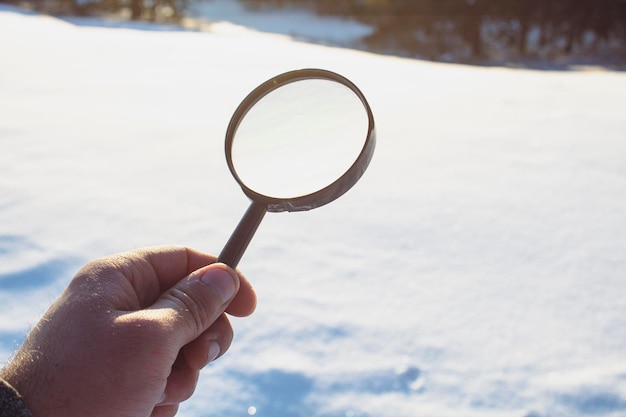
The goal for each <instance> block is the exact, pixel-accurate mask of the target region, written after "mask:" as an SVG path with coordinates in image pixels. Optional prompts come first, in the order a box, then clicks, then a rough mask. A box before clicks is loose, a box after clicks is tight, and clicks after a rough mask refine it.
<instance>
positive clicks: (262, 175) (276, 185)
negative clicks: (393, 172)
mask: <svg viewBox="0 0 626 417" xmlns="http://www.w3.org/2000/svg"><path fill="white" fill-rule="evenodd" d="M367 133H368V116H367V111H366V109H365V107H364V105H363V103H362V102H361V100H360V99H359V98H358V97H357V96H356V94H355V93H354V92H353V91H352V90H350V89H349V88H348V87H346V86H344V85H342V84H340V83H337V82H334V81H331V80H322V79H306V80H300V81H295V82H291V83H289V84H286V85H284V86H281V87H279V88H277V89H276V90H273V91H271V92H270V93H268V94H267V95H266V96H264V97H263V98H261V99H260V100H259V101H258V102H257V103H256V104H255V105H254V106H253V107H252V108H251V109H250V110H249V111H248V113H247V114H246V115H245V116H244V117H243V119H242V120H241V122H240V124H239V126H238V128H237V131H236V133H235V137H234V139H233V144H232V161H233V165H234V167H235V170H236V172H237V175H239V177H240V178H241V180H242V181H243V183H244V184H245V185H246V186H247V187H248V188H250V189H252V190H253V191H255V192H257V193H259V194H263V195H265V196H269V197H274V198H279V199H286V198H293V197H299V196H302V195H307V194H311V193H314V192H316V191H319V190H321V189H322V188H324V187H326V186H327V185H329V184H331V183H333V182H334V181H335V180H337V179H338V178H339V177H341V175H343V174H344V173H345V172H346V171H347V170H348V169H349V168H350V166H351V165H352V164H353V163H354V161H355V160H356V159H357V157H358V156H359V154H360V152H361V150H362V148H363V146H364V144H365V141H366V139H367Z"/></svg>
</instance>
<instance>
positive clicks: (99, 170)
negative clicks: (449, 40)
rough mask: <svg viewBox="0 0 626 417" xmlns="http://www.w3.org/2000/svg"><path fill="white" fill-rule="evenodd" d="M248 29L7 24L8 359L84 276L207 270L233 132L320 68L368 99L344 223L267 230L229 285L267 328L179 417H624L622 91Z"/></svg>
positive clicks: (236, 347) (231, 188) (309, 221)
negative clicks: (187, 249) (175, 263)
mask: <svg viewBox="0 0 626 417" xmlns="http://www.w3.org/2000/svg"><path fill="white" fill-rule="evenodd" d="M249 18H250V16H246V19H249ZM315 21H316V20H315V19H314V20H312V22H315ZM235 23H237V24H233V23H228V22H226V21H222V22H221V23H218V24H215V25H213V26H212V28H213V29H212V30H209V31H205V32H192V31H182V30H176V29H175V28H169V29H168V28H163V27H159V28H158V29H159V30H149V29H150V27H151V26H148V25H143V26H139V27H138V29H133V28H132V26H131V25H128V24H125V25H123V26H126V27H125V28H124V27H119V28H116V27H115V26H116V25H115V24H114V23H111V22H100V21H98V20H93V19H91V20H80V19H72V20H71V21H67V20H60V19H57V18H52V17H46V16H40V15H35V14H31V13H26V12H22V11H19V10H18V9H14V8H10V7H8V6H1V8H0V353H1V358H2V359H1V360H2V361H6V360H8V358H9V357H10V355H11V352H12V351H13V350H14V349H15V347H16V346H17V344H18V343H19V342H20V341H21V340H22V339H23V337H24V335H25V333H26V332H27V330H28V329H29V327H30V326H32V325H33V324H34V323H36V321H37V319H38V317H39V316H40V315H41V314H42V313H43V312H44V311H45V309H46V308H47V306H48V305H49V303H50V302H51V301H52V300H53V299H54V298H55V297H56V296H57V295H58V294H59V292H60V291H61V290H62V289H63V288H64V286H65V285H66V284H67V282H68V281H69V279H70V278H71V277H72V275H73V274H74V272H75V271H76V269H77V268H78V267H80V266H81V265H82V264H83V263H84V262H86V261H88V260H90V259H92V258H94V257H99V256H103V255H107V254H111V253H115V252H118V251H124V250H128V249H132V248H136V247H143V246H148V245H155V244H183V245H189V246H192V247H196V248H198V249H201V250H205V251H208V252H213V253H219V251H220V250H221V248H222V246H223V245H224V243H225V242H226V240H227V239H228V237H229V235H230V233H231V231H232V230H233V228H234V227H235V225H236V224H237V222H238V221H239V218H240V217H241V215H242V214H243V212H244V211H245V209H246V207H247V206H248V200H247V199H246V197H245V196H244V194H243V193H242V192H241V190H240V189H239V187H238V185H237V183H236V182H235V181H234V180H233V178H232V177H231V176H230V173H229V171H228V168H227V166H226V163H225V161H224V150H223V146H224V134H225V132H226V127H227V125H228V122H229V119H230V116H231V115H232V112H233V111H234V109H235V108H236V107H237V105H238V104H239V102H240V100H241V99H243V98H244V97H245V96H246V94H248V92H250V91H251V90H252V89H253V88H254V87H256V86H257V85H258V84H260V83H261V82H263V81H265V80H267V79H268V78H270V77H272V76H274V75H277V74H279V73H282V72H285V71H288V70H292V69H297V68H304V67H319V68H325V69H329V70H333V71H336V72H338V73H340V74H343V75H344V76H346V77H348V78H350V79H351V80H352V81H353V82H354V83H355V84H356V85H358V86H359V87H360V89H361V90H362V91H363V93H364V94H365V96H366V97H367V98H368V100H369V102H370V104H371V106H372V109H373V112H374V116H375V118H376V122H377V133H378V135H377V137H378V143H377V149H376V153H375V155H374V158H373V160H372V163H371V165H370V168H369V169H368V171H367V172H366V173H365V175H364V176H363V178H362V179H361V181H360V182H359V183H358V184H357V185H356V186H355V187H354V188H353V189H352V190H350V191H349V192H348V193H347V194H346V195H344V196H343V197H341V198H340V199H338V200H337V201H335V202H333V203H332V204H329V205H327V206H324V207H321V208H319V209H317V210H313V211H310V212H303V213H290V214H285V213H280V214H274V213H270V214H268V215H267V216H266V217H265V219H264V220H263V224H262V225H261V226H260V229H259V231H258V232H257V235H256V236H255V238H254V240H253V241H252V243H251V246H250V248H249V249H248V251H247V252H246V254H245V255H244V257H243V259H242V261H241V263H240V265H239V266H240V268H241V270H242V271H243V272H244V273H245V274H246V275H247V276H248V277H249V279H250V280H251V281H252V282H253V284H254V286H255V288H256V290H257V292H258V297H259V306H258V310H257V312H256V313H255V315H253V316H252V317H249V318H246V319H235V320H234V327H235V330H236V337H235V341H234V343H233V346H232V348H231V350H230V351H229V353H228V354H227V355H226V356H224V357H223V358H221V359H219V360H218V361H216V362H215V363H214V364H212V365H210V366H208V367H207V369H206V370H205V371H203V374H202V376H201V379H200V383H199V386H198V389H197V391H196V393H195V395H194V396H193V397H192V398H191V399H190V400H189V401H187V402H186V403H185V404H184V405H183V406H182V407H181V410H180V412H179V415H181V416H185V417H200V416H222V417H224V416H225V417H228V416H246V415H254V416H258V417H265V416H271V417H287V416H289V417H292V416H303V417H304V416H307V417H311V416H332V417H358V416H394V417H417V416H437V417H445V416H479V417H483V416H485V417H486V416H498V417H506V416H515V417H559V416H564V417H578V416H581V417H582V416H590V415H603V416H614V417H615V416H624V415H626V355H625V353H626V331H625V329H626V256H625V254H626V215H625V213H626V112H625V111H624V109H625V108H626V74H624V73H619V72H608V71H601V70H597V71H570V72H560V71H531V70H522V69H506V68H495V67H494V68H480V67H469V66H461V65H450V64H433V63H427V62H422V61H417V60H410V59H401V58H394V57H389V56H380V55H375V54H369V53H365V52H358V51H352V50H348V49H340V48H330V47H325V46H320V45H312V44H307V43H303V42H300V41H298V40H297V39H296V40H294V39H290V38H289V37H287V36H285V35H284V34H283V35H276V34H267V33H261V32H257V31H255V30H253V29H254V28H255V27H254V26H253V25H249V26H250V27H249V28H245V27H243V26H244V25H245V23H242V22H235ZM303 25H304V24H303ZM120 26H122V25H120ZM257 29H259V28H257Z"/></svg>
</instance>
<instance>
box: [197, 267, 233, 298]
mask: <svg viewBox="0 0 626 417" xmlns="http://www.w3.org/2000/svg"><path fill="white" fill-rule="evenodd" d="M200 280H202V281H203V282H206V283H207V284H210V285H212V286H213V288H215V289H216V290H217V292H218V293H219V294H220V296H221V297H222V300H224V301H228V300H230V299H231V298H233V295H235V291H236V286H235V278H234V277H233V276H232V275H231V273H230V272H229V271H228V270H227V269H225V267H212V268H209V270H208V271H206V272H205V273H204V275H202V277H201V278H200Z"/></svg>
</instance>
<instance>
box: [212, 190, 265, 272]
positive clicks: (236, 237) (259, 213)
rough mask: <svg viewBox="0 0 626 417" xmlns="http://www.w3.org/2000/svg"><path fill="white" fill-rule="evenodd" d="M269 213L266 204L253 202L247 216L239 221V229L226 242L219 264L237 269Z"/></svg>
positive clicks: (218, 258) (219, 257)
mask: <svg viewBox="0 0 626 417" xmlns="http://www.w3.org/2000/svg"><path fill="white" fill-rule="evenodd" d="M266 212H267V206H266V205H265V204H261V203H257V202H256V201H253V202H252V204H250V207H248V210H246V212H245V214H244V215H243V217H242V218H241V220H240V221H239V224H238V225H237V228H236V229H235V231H234V232H233V234H232V235H230V239H228V242H226V246H224V249H222V252H221V253H220V255H219V256H218V257H217V262H222V263H225V264H226V265H228V266H230V267H231V268H236V267H237V264H238V263H239V260H240V259H241V257H242V256H243V253H244V252H245V251H246V248H247V247H248V244H249V243H250V241H251V240H252V236H254V233H255V232H256V229H258V227H259V224H261V220H263V216H265V213H266Z"/></svg>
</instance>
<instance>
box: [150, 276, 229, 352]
mask: <svg viewBox="0 0 626 417" xmlns="http://www.w3.org/2000/svg"><path fill="white" fill-rule="evenodd" d="M238 290H239V276H238V275H237V274H236V273H235V271H233V270H232V269H231V268H229V267H228V266H226V265H225V264H221V263H216V264H211V265H208V266H205V267H203V268H200V269H198V270H196V271H194V272H192V273H191V274H190V275H189V276H188V277H186V278H184V279H183V280H181V281H179V282H178V283H177V284H176V285H174V286H173V287H172V288H170V289H168V290H167V291H166V292H164V293H163V294H162V295H161V297H160V298H159V299H158V300H157V301H156V303H154V304H153V305H152V306H151V307H150V309H152V310H158V311H161V312H163V313H165V314H167V316H168V317H167V321H168V324H169V325H168V328H171V329H172V332H173V333H174V336H175V337H176V338H177V339H179V341H180V346H183V345H185V344H187V343H189V342H191V341H192V340H195V339H196V338H197V337H198V336H200V335H201V334H202V333H203V332H204V331H205V330H207V329H208V328H209V327H210V326H211V325H212V324H213V323H214V322H215V321H216V320H217V318H218V317H219V316H220V315H221V314H222V313H223V312H224V310H226V307H228V304H229V303H230V301H231V300H232V299H233V297H234V296H235V294H236V293H237V291H238ZM172 321H173V322H172Z"/></svg>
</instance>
